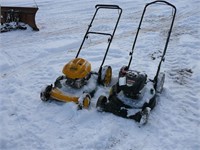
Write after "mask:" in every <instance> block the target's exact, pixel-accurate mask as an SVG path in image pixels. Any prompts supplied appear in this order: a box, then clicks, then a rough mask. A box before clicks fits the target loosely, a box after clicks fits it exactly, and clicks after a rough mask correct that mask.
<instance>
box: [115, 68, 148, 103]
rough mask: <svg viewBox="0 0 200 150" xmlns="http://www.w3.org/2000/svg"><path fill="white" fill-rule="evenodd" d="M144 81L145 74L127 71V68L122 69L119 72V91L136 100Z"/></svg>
mask: <svg viewBox="0 0 200 150" xmlns="http://www.w3.org/2000/svg"><path fill="white" fill-rule="evenodd" d="M146 81H147V75H146V74H145V73H140V72H138V71H135V70H128V69H127V67H122V69H121V70H120V73H119V81H118V82H119V89H120V90H122V91H123V93H124V95H125V96H127V97H129V98H133V99H137V98H138V96H139V94H140V91H141V90H142V89H143V87H144V86H145V84H146Z"/></svg>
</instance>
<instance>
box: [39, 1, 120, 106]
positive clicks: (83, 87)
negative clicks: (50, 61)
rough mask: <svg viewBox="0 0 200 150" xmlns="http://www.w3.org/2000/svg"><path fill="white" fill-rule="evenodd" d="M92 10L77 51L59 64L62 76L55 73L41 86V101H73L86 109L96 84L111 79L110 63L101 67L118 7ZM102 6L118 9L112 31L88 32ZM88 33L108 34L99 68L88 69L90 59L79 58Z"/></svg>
mask: <svg viewBox="0 0 200 150" xmlns="http://www.w3.org/2000/svg"><path fill="white" fill-rule="evenodd" d="M95 8H96V11H95V13H94V15H93V18H92V20H91V22H90V24H89V26H88V29H87V31H86V33H85V36H84V38H83V41H82V43H81V46H80V48H79V50H78V52H77V55H76V57H75V58H74V59H72V60H71V61H69V62H68V63H67V64H66V65H65V66H64V67H63V70H62V72H63V75H61V76H59V77H58V78H57V79H56V81H55V82H54V85H52V84H51V85H48V86H46V87H45V88H44V89H42V91H41V93H40V98H41V100H42V101H48V100H50V99H51V100H57V101H62V102H75V103H76V104H78V108H79V109H82V108H88V107H89V105H90V101H91V97H93V96H94V94H95V92H96V90H97V86H98V85H103V86H108V85H109V84H110V82H111V79H112V68H111V66H108V65H106V66H103V65H104V62H105V59H106V56H107V53H108V50H109V48H110V44H111V42H112V39H113V37H114V34H115V31H116V29H117V26H118V23H119V20H120V17H121V14H122V9H121V8H120V7H119V6H118V5H104V4H103V5H102V4H98V5H96V6H95ZM100 9H101V10H105V9H115V10H118V12H119V13H118V14H119V15H118V17H117V21H116V23H115V26H114V29H113V32H112V33H111V34H110V33H105V32H94V31H90V30H91V27H92V23H93V21H94V19H95V17H96V15H97V12H98V11H99V10H100ZM89 34H97V35H104V36H109V39H108V46H107V49H106V51H105V54H104V57H103V60H102V63H101V65H100V68H99V71H98V72H94V71H92V67H91V64H90V62H88V61H87V60H85V59H83V58H80V57H79V53H80V51H81V49H82V47H83V44H84V42H85V40H86V39H87V38H88V35H89Z"/></svg>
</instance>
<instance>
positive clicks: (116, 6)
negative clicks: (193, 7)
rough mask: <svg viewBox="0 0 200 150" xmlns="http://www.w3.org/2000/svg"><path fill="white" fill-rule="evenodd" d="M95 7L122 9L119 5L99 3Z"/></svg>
mask: <svg viewBox="0 0 200 150" xmlns="http://www.w3.org/2000/svg"><path fill="white" fill-rule="evenodd" d="M95 8H97V9H98V8H108V9H121V8H120V7H119V6H118V5H107V4H97V5H96V6H95Z"/></svg>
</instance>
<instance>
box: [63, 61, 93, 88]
mask: <svg viewBox="0 0 200 150" xmlns="http://www.w3.org/2000/svg"><path fill="white" fill-rule="evenodd" d="M63 73H64V74H65V79H66V81H65V84H66V85H69V86H71V87H73V88H78V89H79V88H81V87H83V86H84V85H86V84H87V81H88V80H89V79H90V77H91V64H90V63H89V62H88V61H87V60H85V59H82V58H75V59H73V60H71V61H70V62H69V63H67V64H66V65H65V66H64V68H63Z"/></svg>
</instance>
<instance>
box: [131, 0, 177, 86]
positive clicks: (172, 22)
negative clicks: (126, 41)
mask: <svg viewBox="0 0 200 150" xmlns="http://www.w3.org/2000/svg"><path fill="white" fill-rule="evenodd" d="M155 3H163V4H166V5H169V6H170V7H172V9H173V10H174V11H173V17H172V21H171V26H170V29H169V32H168V36H167V40H166V43H165V47H164V50H163V54H162V56H161V60H160V62H159V65H158V69H157V73H156V75H155V77H154V82H155V87H154V88H155V89H156V87H157V80H158V79H157V78H158V74H159V72H160V68H161V64H162V62H163V61H164V60H165V58H164V56H165V53H166V51H167V46H168V43H169V39H170V35H171V32H172V27H173V24H174V20H175V16H176V7H175V6H174V5H172V4H171V3H169V2H167V1H163V0H157V1H153V2H150V3H147V4H146V5H145V7H144V10H143V13H142V16H141V19H140V22H139V26H138V29H137V32H136V36H135V39H134V43H133V46H132V51H131V52H130V56H131V57H130V60H129V64H128V69H129V67H130V64H131V61H132V57H133V52H134V48H135V44H136V41H137V37H138V34H139V31H140V29H141V24H142V21H143V18H144V15H145V12H146V9H147V7H148V6H150V5H152V4H155Z"/></svg>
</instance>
